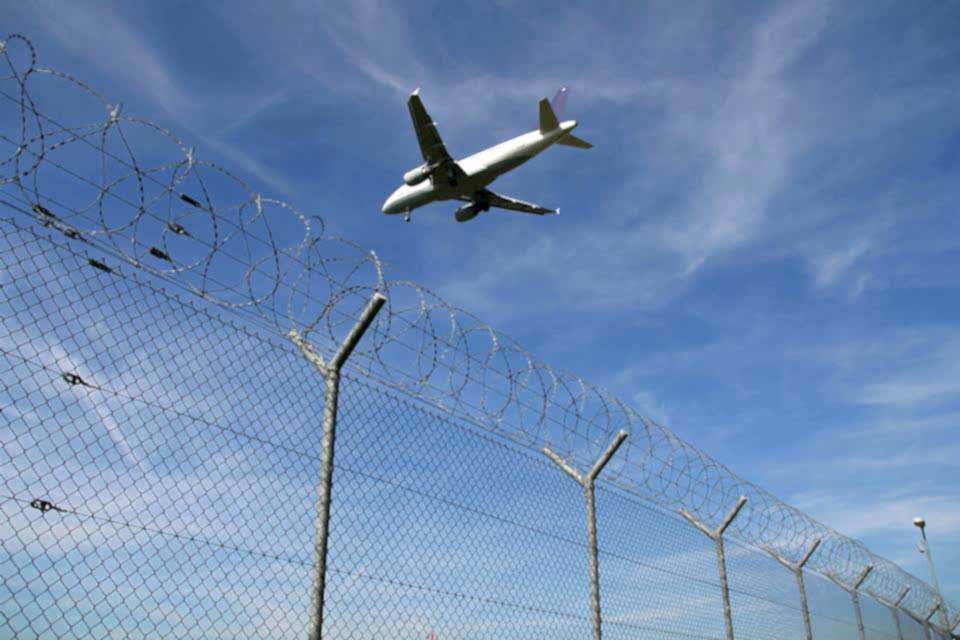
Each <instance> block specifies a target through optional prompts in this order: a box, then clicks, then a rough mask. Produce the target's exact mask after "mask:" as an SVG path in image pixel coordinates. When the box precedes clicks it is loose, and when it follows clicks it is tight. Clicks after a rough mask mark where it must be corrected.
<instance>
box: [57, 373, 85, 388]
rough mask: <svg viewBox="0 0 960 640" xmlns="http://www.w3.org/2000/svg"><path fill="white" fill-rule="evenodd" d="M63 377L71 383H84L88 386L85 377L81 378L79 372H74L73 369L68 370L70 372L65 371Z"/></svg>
mask: <svg viewBox="0 0 960 640" xmlns="http://www.w3.org/2000/svg"><path fill="white" fill-rule="evenodd" d="M63 379H64V380H66V381H67V382H68V383H69V384H71V385H78V384H82V385H83V386H85V387H86V386H87V383H86V382H84V381H83V378H81V377H80V376H78V375H77V374H75V373H73V372H72V371H68V372H66V373H64V374H63Z"/></svg>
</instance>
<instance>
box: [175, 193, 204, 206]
mask: <svg viewBox="0 0 960 640" xmlns="http://www.w3.org/2000/svg"><path fill="white" fill-rule="evenodd" d="M180 199H181V200H183V201H184V202H186V203H187V204H189V205H191V206H194V207H196V208H197V209H203V205H202V204H200V203H199V202H197V201H196V200H194V199H193V198H191V197H190V196H188V195H187V194H185V193H181V194H180Z"/></svg>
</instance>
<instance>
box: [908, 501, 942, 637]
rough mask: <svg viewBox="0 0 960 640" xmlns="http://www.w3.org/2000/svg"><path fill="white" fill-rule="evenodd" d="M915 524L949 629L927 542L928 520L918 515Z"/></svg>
mask: <svg viewBox="0 0 960 640" xmlns="http://www.w3.org/2000/svg"><path fill="white" fill-rule="evenodd" d="M913 525H914V526H915V527H917V528H918V529H920V538H921V542H920V544H919V545H917V546H918V548H919V549H920V553H922V554H923V555H925V556H927V565H928V566H929V567H930V581H931V582H932V583H933V594H934V596H935V597H936V599H937V602H936V603H935V604H939V605H940V620H941V621H942V622H943V628H944V629H948V627H949V622H948V621H947V610H946V608H945V607H944V606H943V596H941V595H940V585H939V583H937V572H936V570H935V569H934V568H933V554H932V553H930V543H929V542H927V532H926V526H927V521H926V520H924V519H923V518H920V517H917V518H914V519H913Z"/></svg>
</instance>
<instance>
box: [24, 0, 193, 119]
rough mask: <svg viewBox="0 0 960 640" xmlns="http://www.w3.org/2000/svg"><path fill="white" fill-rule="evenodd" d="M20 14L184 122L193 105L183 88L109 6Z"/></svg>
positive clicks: (39, 5) (44, 4) (38, 5)
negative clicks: (30, 18) (28, 15)
mask: <svg viewBox="0 0 960 640" xmlns="http://www.w3.org/2000/svg"><path fill="white" fill-rule="evenodd" d="M20 9H21V10H23V11H27V12H29V14H30V15H31V17H32V18H33V19H34V20H36V21H37V23H38V24H39V25H40V26H41V27H42V28H43V29H44V30H46V31H47V32H48V33H49V34H50V35H51V36H53V37H54V38H56V39H57V41H58V42H59V43H60V45H61V46H63V47H64V49H66V50H67V51H70V52H72V53H73V54H74V55H76V56H78V57H81V58H84V59H86V60H89V61H90V62H91V63H92V64H94V65H95V66H97V67H99V68H100V69H101V70H102V71H104V72H106V73H107V74H109V75H111V76H113V77H115V78H118V79H120V80H122V81H123V82H124V83H125V84H127V85H129V86H131V87H133V88H134V89H135V90H136V91H138V92H139V93H141V94H143V95H146V96H148V97H149V98H150V99H151V100H152V101H153V102H154V103H156V104H158V105H159V106H161V107H162V108H164V109H166V110H168V111H169V112H170V113H172V114H174V115H177V116H180V117H184V116H188V115H189V114H190V113H191V111H192V105H193V104H194V100H191V98H190V97H188V96H187V95H186V93H185V92H184V91H183V90H182V89H181V88H180V87H179V85H178V83H177V81H176V78H175V77H174V75H173V73H171V72H170V70H169V69H168V68H167V66H166V64H165V63H164V61H163V58H162V56H161V55H160V54H158V53H157V51H156V50H155V49H154V48H152V47H151V46H150V44H149V38H148V35H147V34H146V33H144V32H142V31H139V30H137V29H135V28H134V27H133V26H132V25H130V24H129V23H128V22H127V21H126V20H124V19H123V17H122V16H121V15H120V11H119V10H118V8H117V7H115V6H112V5H110V4H109V3H100V2H89V3H75V2H67V3H63V2H56V3H55V2H49V1H47V0H41V1H39V2H31V3H25V4H23V5H22V6H21V7H20Z"/></svg>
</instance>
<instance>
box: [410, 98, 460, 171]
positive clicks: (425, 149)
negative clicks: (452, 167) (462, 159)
mask: <svg viewBox="0 0 960 640" xmlns="http://www.w3.org/2000/svg"><path fill="white" fill-rule="evenodd" d="M407 106H408V107H409V108H410V117H411V118H412V119H413V129H414V130H415V131H416V132H417V142H419V143H420V153H422V154H423V159H424V161H425V162H426V163H427V164H430V165H441V164H446V163H447V162H449V161H450V160H452V159H453V158H451V157H450V154H449V153H448V152H447V148H446V147H445V146H444V144H443V139H442V138H441V137H440V132H439V131H437V123H436V122H434V121H433V118H431V117H430V114H429V113H427V110H426V109H425V108H424V106H423V102H422V101H421V100H420V89H417V90H416V91H414V92H413V93H412V94H411V95H410V99H409V100H408V101H407Z"/></svg>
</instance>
